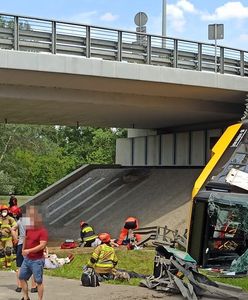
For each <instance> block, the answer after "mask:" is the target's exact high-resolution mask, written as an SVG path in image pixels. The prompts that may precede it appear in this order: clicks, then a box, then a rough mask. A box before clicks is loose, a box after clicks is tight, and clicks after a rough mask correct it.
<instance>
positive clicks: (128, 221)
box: [124, 217, 138, 230]
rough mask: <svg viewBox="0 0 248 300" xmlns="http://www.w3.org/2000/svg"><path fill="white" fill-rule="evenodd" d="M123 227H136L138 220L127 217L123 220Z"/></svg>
mask: <svg viewBox="0 0 248 300" xmlns="http://www.w3.org/2000/svg"><path fill="white" fill-rule="evenodd" d="M124 228H126V229H128V230H129V229H137V228H138V220H137V219H136V218H134V217H128V218H127V219H126V221H125V224H124Z"/></svg>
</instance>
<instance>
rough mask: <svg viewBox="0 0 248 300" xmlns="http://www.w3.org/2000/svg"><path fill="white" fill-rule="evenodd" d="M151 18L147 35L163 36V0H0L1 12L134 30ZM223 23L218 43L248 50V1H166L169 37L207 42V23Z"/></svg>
mask: <svg viewBox="0 0 248 300" xmlns="http://www.w3.org/2000/svg"><path fill="white" fill-rule="evenodd" d="M139 11H143V12H145V13H146V14H147V15H148V18H149V20H148V22H147V32H148V33H151V34H152V33H153V34H159V35H160V34H161V26H162V25H161V19H162V0H42V1H41V0H0V12H1V13H3V12H4V13H10V14H17V15H25V16H33V17H42V18H46V19H57V20H63V21H74V22H79V23H84V24H91V25H98V26H104V27H111V28H120V29H126V30H135V28H136V26H135V24H134V16H135V14H136V13H138V12H139ZM214 23H218V24H220V23H221V24H224V28H225V29H224V31H225V33H224V39H223V40H220V41H218V44H220V45H224V46H229V47H233V48H239V49H244V50H248V0H242V1H225V0H205V1H204V0H203V1H202V0H167V36H169V37H177V38H183V39H187V40H195V41H202V42H208V24H214Z"/></svg>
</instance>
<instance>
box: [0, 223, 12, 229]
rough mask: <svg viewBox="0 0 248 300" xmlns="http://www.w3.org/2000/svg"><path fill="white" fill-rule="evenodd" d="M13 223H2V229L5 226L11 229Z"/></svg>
mask: <svg viewBox="0 0 248 300" xmlns="http://www.w3.org/2000/svg"><path fill="white" fill-rule="evenodd" d="M11 227H12V226H11V225H9V224H2V226H1V229H3V228H8V229H11Z"/></svg>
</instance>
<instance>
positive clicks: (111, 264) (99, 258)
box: [87, 233, 118, 281]
mask: <svg viewBox="0 0 248 300" xmlns="http://www.w3.org/2000/svg"><path fill="white" fill-rule="evenodd" d="M99 239H100V240H101V245H99V246H97V247H96V249H95V250H94V252H93V253H92V255H91V258H90V260H89V262H88V264H87V267H88V268H93V269H94V270H95V272H96V274H97V275H98V278H99V281H102V280H109V279H113V278H114V273H115V271H116V270H115V266H116V265H117V262H118V259H117V256H116V254H115V249H114V248H113V247H112V246H111V237H110V234H108V233H101V234H99Z"/></svg>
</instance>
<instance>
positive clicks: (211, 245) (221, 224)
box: [208, 192, 248, 260]
mask: <svg viewBox="0 0 248 300" xmlns="http://www.w3.org/2000/svg"><path fill="white" fill-rule="evenodd" d="M208 217H209V218H208V219H209V226H208V251H209V258H210V259H211V258H213V257H217V258H218V257H220V256H225V255H229V257H230V260H231V257H232V258H233V259H234V258H235V255H236V257H237V256H238V255H241V254H243V253H244V251H245V250H246V249H247V245H248V195H247V194H235V193H218V192H213V193H211V194H210V196H209V199H208ZM232 254H233V255H234V256H232Z"/></svg>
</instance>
